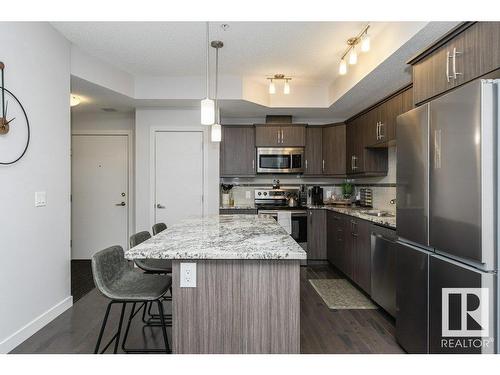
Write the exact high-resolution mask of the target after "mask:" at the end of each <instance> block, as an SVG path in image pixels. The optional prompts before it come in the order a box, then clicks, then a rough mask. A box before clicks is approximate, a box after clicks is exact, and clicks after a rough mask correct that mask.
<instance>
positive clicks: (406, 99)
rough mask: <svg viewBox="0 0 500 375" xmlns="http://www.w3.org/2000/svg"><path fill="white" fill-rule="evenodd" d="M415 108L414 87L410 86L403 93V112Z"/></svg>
mask: <svg viewBox="0 0 500 375" xmlns="http://www.w3.org/2000/svg"><path fill="white" fill-rule="evenodd" d="M413 108H414V105H413V88H412V87H410V88H409V89H407V90H405V91H403V93H402V95H401V113H406V112H408V111H409V110H411V109H413Z"/></svg>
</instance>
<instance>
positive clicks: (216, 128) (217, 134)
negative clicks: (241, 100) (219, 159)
mask: <svg viewBox="0 0 500 375" xmlns="http://www.w3.org/2000/svg"><path fill="white" fill-rule="evenodd" d="M210 45H211V46H212V47H213V48H215V115H216V118H215V123H214V124H213V125H212V131H211V139H212V142H220V141H221V138H222V128H221V126H220V109H219V102H218V97H217V95H218V89H219V49H220V48H222V47H223V46H224V43H222V42H221V41H220V40H214V41H212V43H211V44H210Z"/></svg>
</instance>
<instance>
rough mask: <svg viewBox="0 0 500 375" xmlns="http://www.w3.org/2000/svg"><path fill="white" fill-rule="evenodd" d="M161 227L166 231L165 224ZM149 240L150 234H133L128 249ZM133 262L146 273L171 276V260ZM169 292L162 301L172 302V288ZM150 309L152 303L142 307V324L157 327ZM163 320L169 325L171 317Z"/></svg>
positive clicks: (155, 319) (155, 317)
mask: <svg viewBox="0 0 500 375" xmlns="http://www.w3.org/2000/svg"><path fill="white" fill-rule="evenodd" d="M159 224H160V226H159V228H161V224H163V223H159ZM155 225H158V224H155ZM163 225H164V226H165V229H166V228H167V226H166V225H165V224H163ZM163 230H164V229H163ZM154 231H155V226H153V232H154ZM150 238H151V234H149V232H148V231H142V232H138V233H136V234H133V235H132V236H130V248H133V247H135V246H137V245H139V244H141V243H143V242H144V241H147V240H148V239H150ZM134 262H135V264H136V265H137V267H139V268H140V269H141V270H143V271H144V272H146V273H150V274H172V261H171V260H167V259H136V260H135V261H134ZM169 291H170V296H164V297H163V300H164V301H171V300H172V288H170V289H169ZM152 307H153V304H152V303H148V304H146V306H145V307H144V310H143V312H142V321H143V323H144V324H148V325H158V319H159V316H158V314H154V313H152V312H151V308H152ZM146 311H147V313H148V315H149V318H148V319H146ZM164 318H165V319H167V320H168V322H167V325H171V319H172V316H171V315H170V314H166V315H165V316H164Z"/></svg>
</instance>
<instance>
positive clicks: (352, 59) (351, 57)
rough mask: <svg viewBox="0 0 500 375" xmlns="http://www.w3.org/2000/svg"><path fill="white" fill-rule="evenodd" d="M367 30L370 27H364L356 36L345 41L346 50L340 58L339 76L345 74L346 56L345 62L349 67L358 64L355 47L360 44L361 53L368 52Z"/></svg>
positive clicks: (368, 37) (368, 39)
mask: <svg viewBox="0 0 500 375" xmlns="http://www.w3.org/2000/svg"><path fill="white" fill-rule="evenodd" d="M369 28H370V25H366V26H365V27H364V28H363V30H361V32H360V33H359V34H358V35H357V36H354V37H352V38H349V39H348V40H347V49H346V51H345V52H344V54H343V55H342V57H341V58H340V65H339V74H340V75H344V74H346V73H347V64H346V56H347V57H348V59H347V62H349V65H354V64H356V63H357V62H358V53H357V51H356V45H358V44H360V43H361V51H363V52H368V51H369V50H370V36H369V35H368V29H369Z"/></svg>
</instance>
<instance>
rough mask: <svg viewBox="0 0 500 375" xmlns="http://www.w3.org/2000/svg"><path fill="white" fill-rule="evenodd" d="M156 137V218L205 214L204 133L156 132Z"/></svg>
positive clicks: (167, 221)
mask: <svg viewBox="0 0 500 375" xmlns="http://www.w3.org/2000/svg"><path fill="white" fill-rule="evenodd" d="M154 138H155V139H154V141H155V144H154V146H155V159H154V170H155V171H154V178H155V183H154V187H155V191H154V207H155V208H154V221H155V222H156V223H158V222H163V223H165V224H167V225H168V226H170V225H172V224H174V223H176V222H178V221H179V220H182V219H185V218H196V217H202V216H203V214H204V209H203V191H204V182H203V181H204V178H203V172H204V150H203V147H204V146H203V132H202V131H155V134H154Z"/></svg>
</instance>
